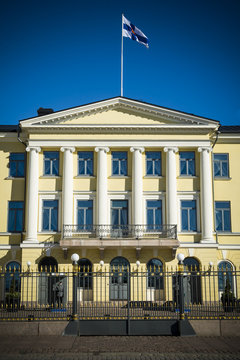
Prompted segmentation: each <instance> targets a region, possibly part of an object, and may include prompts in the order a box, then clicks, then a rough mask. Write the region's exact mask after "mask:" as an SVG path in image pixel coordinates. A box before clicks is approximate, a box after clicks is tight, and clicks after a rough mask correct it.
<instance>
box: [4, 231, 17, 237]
mask: <svg viewBox="0 0 240 360" xmlns="http://www.w3.org/2000/svg"><path fill="white" fill-rule="evenodd" d="M21 234H22V231H19V232H9V231H6V232H0V236H8V235H21Z"/></svg>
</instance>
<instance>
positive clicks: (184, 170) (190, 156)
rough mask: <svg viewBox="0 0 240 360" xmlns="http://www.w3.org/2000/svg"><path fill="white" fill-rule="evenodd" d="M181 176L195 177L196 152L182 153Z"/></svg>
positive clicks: (180, 153) (180, 154)
mask: <svg viewBox="0 0 240 360" xmlns="http://www.w3.org/2000/svg"><path fill="white" fill-rule="evenodd" d="M179 156H180V175H186V176H193V175H195V152H194V151H180V152H179Z"/></svg>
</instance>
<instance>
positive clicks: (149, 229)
mask: <svg viewBox="0 0 240 360" xmlns="http://www.w3.org/2000/svg"><path fill="white" fill-rule="evenodd" d="M150 201H152V202H154V201H155V202H159V203H160V204H161V206H160V207H148V202H150ZM148 209H154V210H156V209H160V210H161V219H160V224H156V211H154V212H153V224H149V223H148ZM146 225H147V226H146V230H147V232H156V230H157V226H159V230H160V229H161V227H162V225H163V201H162V199H146ZM151 226H153V229H151Z"/></svg>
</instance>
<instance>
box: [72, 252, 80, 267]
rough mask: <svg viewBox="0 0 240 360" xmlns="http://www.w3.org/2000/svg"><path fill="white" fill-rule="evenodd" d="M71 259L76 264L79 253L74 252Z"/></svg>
mask: <svg viewBox="0 0 240 360" xmlns="http://www.w3.org/2000/svg"><path fill="white" fill-rule="evenodd" d="M71 260H72V262H73V265H76V264H77V262H78V260H79V255H78V254H72V256H71Z"/></svg>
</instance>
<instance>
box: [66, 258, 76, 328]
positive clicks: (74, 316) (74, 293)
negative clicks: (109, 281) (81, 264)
mask: <svg viewBox="0 0 240 360" xmlns="http://www.w3.org/2000/svg"><path fill="white" fill-rule="evenodd" d="M71 260H72V262H73V272H72V276H73V278H72V280H73V292H72V297H73V298H72V318H71V320H70V322H69V323H68V325H67V327H66V329H65V330H64V332H63V335H79V321H77V320H78V314H77V280H78V278H77V276H78V260H79V255H78V254H73V255H72V256H71Z"/></svg>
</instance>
